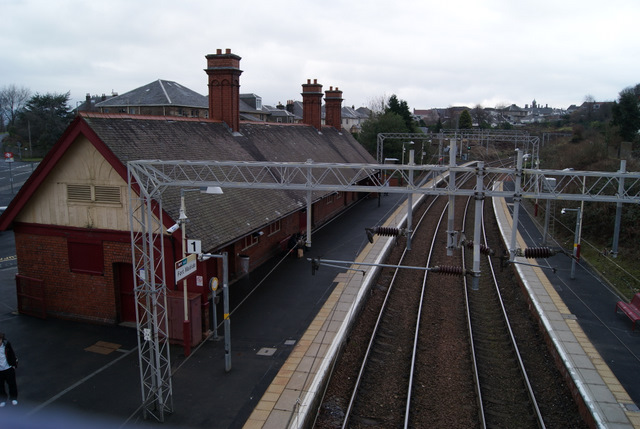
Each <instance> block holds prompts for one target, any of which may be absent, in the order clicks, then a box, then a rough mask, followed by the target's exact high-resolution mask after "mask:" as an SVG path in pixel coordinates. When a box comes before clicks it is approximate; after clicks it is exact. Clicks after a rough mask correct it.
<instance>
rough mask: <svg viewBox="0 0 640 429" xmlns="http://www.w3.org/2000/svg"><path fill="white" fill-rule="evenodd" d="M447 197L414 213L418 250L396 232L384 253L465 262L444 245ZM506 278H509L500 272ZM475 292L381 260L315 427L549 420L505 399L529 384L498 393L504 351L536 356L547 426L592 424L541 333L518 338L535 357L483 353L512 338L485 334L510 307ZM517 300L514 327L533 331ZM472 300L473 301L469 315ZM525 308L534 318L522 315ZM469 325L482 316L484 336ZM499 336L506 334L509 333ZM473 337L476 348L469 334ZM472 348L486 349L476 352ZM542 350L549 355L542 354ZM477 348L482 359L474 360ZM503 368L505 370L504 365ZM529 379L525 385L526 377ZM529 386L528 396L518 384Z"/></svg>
mask: <svg viewBox="0 0 640 429" xmlns="http://www.w3.org/2000/svg"><path fill="white" fill-rule="evenodd" d="M462 180H464V178H463V179H462ZM469 186H472V184H471V185H469ZM458 200H460V201H458ZM446 206H447V201H444V200H443V199H442V198H440V199H438V198H435V197H433V196H430V197H426V198H425V199H424V201H423V203H422V204H421V206H420V207H419V208H418V209H417V210H416V211H415V212H414V218H415V219H420V221H419V222H417V223H416V227H415V231H414V233H413V239H412V250H410V251H406V250H405V247H406V238H405V237H398V238H397V245H396V246H395V248H394V249H393V250H392V252H391V254H390V255H389V257H388V259H387V261H386V263H387V264H389V265H396V266H403V267H407V266H411V267H423V268H426V267H431V268H432V267H434V266H440V267H444V266H462V264H463V256H462V255H461V254H460V252H454V255H452V256H447V255H446V246H445V244H444V243H446V242H447V240H446V237H447V236H446V234H447V233H446V231H445V229H446V228H444V227H441V228H436V224H437V223H441V222H439V221H440V220H441V219H442V217H443V216H444V213H446ZM455 211H456V213H455V219H460V220H461V219H463V212H464V211H465V205H464V201H462V199H461V197H458V198H456V204H455ZM491 220H492V221H493V223H495V220H493V219H491ZM458 222H460V225H456V229H457V230H462V229H464V228H465V225H464V224H463V223H462V221H458ZM445 223H446V222H445ZM490 223H491V222H490ZM418 225H419V226H418ZM488 230H489V231H490V234H489V235H491V233H492V234H493V236H490V237H489V242H492V240H495V243H498V242H499V239H498V238H497V233H496V232H495V225H490V226H489V227H488ZM501 250H502V249H500V251H501ZM444 271H448V270H447V269H445V270H444ZM451 271H453V270H451ZM481 272H482V273H483V275H482V276H481V277H480V280H481V283H480V289H481V290H482V291H483V292H484V289H489V286H487V285H485V281H489V280H490V279H491V276H490V275H489V274H488V273H489V272H490V271H489V269H488V267H486V266H482V267H481ZM501 275H502V276H503V277H504V275H505V273H498V275H497V277H500V276H501ZM508 278H509V277H508ZM508 281H509V284H508V285H507V286H506V287H507V288H508V290H509V293H508V295H513V293H514V289H515V287H517V286H516V284H515V281H514V279H513V276H511V277H510V278H509V280H508ZM499 283H505V281H504V280H499ZM501 287H504V285H501ZM493 288H494V289H495V286H493ZM518 289H519V288H518ZM475 292H478V291H470V296H471V298H469V301H467V297H466V294H465V287H464V283H463V280H462V277H454V276H443V275H441V274H439V273H436V272H434V271H433V270H424V269H422V270H421V269H397V268H396V269H392V268H383V269H382V270H381V272H380V275H379V277H378V279H377V282H376V284H375V285H373V286H372V288H371V291H370V296H369V298H368V301H367V303H366V304H365V305H364V307H363V310H362V312H361V314H360V317H359V321H358V323H356V324H355V326H354V328H353V330H352V332H351V333H350V336H349V339H348V342H347V344H346V345H345V347H344V350H343V352H342V354H341V357H340V359H339V360H338V361H337V362H336V365H335V368H334V371H333V377H332V378H331V381H330V382H329V384H328V386H327V390H326V393H325V397H324V400H323V402H322V405H321V406H320V409H319V410H318V414H317V419H316V422H315V426H314V427H316V428H335V427H345V428H346V427H349V428H360V427H367V428H371V427H384V428H389V427H411V428H422V427H465V428H470V427H479V428H481V427H509V426H512V427H544V423H542V424H540V423H537V421H538V420H536V416H537V415H539V414H540V412H539V411H538V412H536V411H535V410H536V408H537V407H536V406H535V405H525V406H524V408H518V409H515V408H511V409H508V408H505V407H502V406H499V405H501V404H502V403H504V402H518V403H519V404H520V406H521V404H522V403H528V404H531V402H530V401H529V400H528V399H526V398H527V395H528V394H527V393H526V390H527V389H526V388H523V387H517V388H515V389H514V390H508V391H509V392H511V393H508V394H507V395H506V399H505V397H504V396H503V397H500V396H499V395H494V394H493V393H492V392H493V391H495V390H496V389H497V390H500V389H502V387H499V386H497V385H495V384H494V381H495V380H494V379H496V378H498V377H496V376H495V375H491V374H492V373H491V372H490V371H491V370H495V369H496V368H500V366H501V365H503V364H504V363H502V362H500V361H501V360H508V361H509V362H512V363H513V362H517V361H518V360H521V361H529V362H531V363H533V364H535V365H536V366H535V368H534V369H533V370H529V371H528V372H529V373H533V374H534V377H535V378H536V379H538V378H539V381H540V382H541V383H543V384H544V383H546V384H547V385H548V386H551V388H548V387H547V388H544V387H542V386H541V385H540V383H537V385H538V389H539V390H542V391H544V394H543V395H542V396H544V399H543V401H542V402H543V405H541V406H540V409H541V410H543V413H542V415H544V411H546V412H548V416H547V417H546V419H548V421H550V422H553V423H555V424H556V425H550V426H549V427H558V426H557V424H558V423H559V422H562V424H561V425H566V424H567V423H569V425H570V426H571V427H586V426H585V425H584V423H583V422H582V420H581V419H580V417H579V413H578V410H577V407H576V406H575V404H574V403H573V402H572V399H571V395H570V392H569V390H568V388H567V387H566V385H564V383H563V382H562V379H561V377H560V374H559V372H558V371H557V369H555V370H554V362H553V360H552V358H551V356H550V355H549V353H548V351H547V352H546V353H545V349H546V344H545V343H544V339H543V337H542V335H539V334H538V336H537V337H536V338H535V339H534V341H531V340H530V339H529V338H526V339H524V340H521V341H519V343H520V344H524V345H525V349H526V351H527V356H528V357H525V358H524V359H523V358H521V359H518V358H514V357H513V354H512V355H511V357H509V358H508V359H507V358H500V357H497V358H495V357H493V358H492V357H491V356H488V355H486V354H485V353H484V351H491V350H492V349H494V348H500V349H502V348H506V347H505V346H504V345H503V343H498V345H497V346H495V345H493V346H492V344H491V342H490V341H493V340H487V338H491V336H492V335H497V334H491V333H490V331H489V330H488V328H489V327H492V325H494V324H495V323H494V321H495V320H499V318H503V319H506V317H505V316H501V315H500V313H496V314H494V313H493V311H494V310H491V311H488V310H487V309H488V308H489V307H491V308H493V307H500V305H495V304H490V302H491V299H490V298H486V299H487V300H488V301H484V299H485V298H483V297H481V296H474V293H475ZM492 299H495V298H492ZM515 301H516V304H509V305H512V306H515V307H514V308H515V309H512V310H510V311H507V313H509V314H510V316H511V317H513V315H514V314H515V318H516V319H517V325H518V329H517V332H518V333H516V334H515V335H513V336H515V337H518V336H519V335H523V336H534V337H535V334H534V333H533V332H535V331H536V330H537V326H536V323H535V321H534V320H532V319H531V315H530V314H529V311H528V309H527V307H526V300H524V299H520V300H518V299H516V300H515ZM467 302H469V305H467ZM505 305H506V304H505ZM467 308H470V309H471V318H469V316H468V313H467ZM478 309H480V310H478ZM485 313H486V314H485ZM483 315H487V316H489V319H487V321H485V322H480V321H479V320H480V319H479V317H480V316H483ZM523 318H524V319H527V318H528V319H527V320H525V321H524V322H523V321H522V319H523ZM470 320H471V322H470ZM479 323H482V325H484V329H485V331H484V333H481V328H480V326H482V325H479ZM470 325H471V326H476V328H475V330H476V333H474V334H473V335H474V337H475V336H476V335H480V336H481V337H482V338H481V337H475V338H477V339H474V340H472V339H471V338H472V337H471V334H470V330H469V326H470ZM523 326H527V327H528V328H523ZM503 330H504V328H503ZM499 337H500V338H501V341H502V337H503V334H500V335H499ZM475 343H477V347H476V348H475V349H474V348H472V347H471V344H475ZM532 343H535V344H533V345H532ZM516 348H517V346H516ZM512 349H513V348H512ZM475 350H480V351H479V352H477V353H476V352H475ZM512 353H513V352H512ZM539 355H543V356H544V357H543V358H539ZM474 356H475V358H476V359H478V363H476V364H474ZM532 356H533V357H532ZM491 359H494V360H491ZM495 359H497V361H496V360H495ZM474 368H478V370H477V371H475V370H474ZM498 371H500V370H498ZM503 371H504V373H505V374H506V373H507V370H506V369H505V370H503ZM515 373H517V370H516V372H515ZM475 374H477V377H476V375H475ZM494 374H495V373H494ZM514 377H515V376H509V377H507V378H506V381H511V383H510V384H511V385H513V380H515V378H514ZM477 380H480V382H479V383H480V384H478V381H477ZM503 380H505V379H504V378H503ZM551 380H553V381H551ZM507 384H509V383H507ZM522 384H525V385H526V382H523V383H521V385H522ZM534 384H535V383H534ZM478 386H480V387H478ZM541 387H542V388H541ZM510 388H511V387H510ZM534 390H535V386H534ZM523 391H524V392H525V393H524V395H523V396H522V397H520V396H515V393H513V392H517V393H518V394H520V393H522V392H523ZM516 398H518V399H516ZM559 404H562V405H559ZM523 409H524V410H526V411H523ZM503 414H506V415H510V416H513V415H516V416H517V417H516V423H515V424H512V423H504V422H513V420H511V421H510V420H505V419H502V415H503ZM523 416H532V417H531V418H527V419H526V420H527V422H531V423H526V424H524V425H523V422H524V420H525V418H524V417H523ZM501 419H502V420H501ZM529 424H530V425H529Z"/></svg>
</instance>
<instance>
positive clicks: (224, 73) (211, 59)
mask: <svg viewBox="0 0 640 429" xmlns="http://www.w3.org/2000/svg"><path fill="white" fill-rule="evenodd" d="M206 58H207V69H206V70H205V71H206V72H207V75H208V76H209V78H208V79H209V118H211V119H213V120H216V121H223V122H225V123H226V124H227V125H228V126H229V127H230V128H231V129H232V130H233V131H239V130H240V75H241V74H242V70H240V57H239V56H237V55H235V54H232V53H231V50H230V49H227V50H226V51H225V53H224V54H223V53H222V50H221V49H218V50H217V52H216V54H210V55H207V57H206Z"/></svg>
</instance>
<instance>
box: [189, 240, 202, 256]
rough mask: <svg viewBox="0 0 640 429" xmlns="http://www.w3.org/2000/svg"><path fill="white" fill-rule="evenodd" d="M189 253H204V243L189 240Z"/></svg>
mask: <svg viewBox="0 0 640 429" xmlns="http://www.w3.org/2000/svg"><path fill="white" fill-rule="evenodd" d="M187 253H202V241H200V240H187Z"/></svg>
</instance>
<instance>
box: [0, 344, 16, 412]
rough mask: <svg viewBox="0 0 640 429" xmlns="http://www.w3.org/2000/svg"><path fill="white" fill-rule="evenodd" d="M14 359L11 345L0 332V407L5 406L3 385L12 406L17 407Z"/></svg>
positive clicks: (5, 399)
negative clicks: (7, 388)
mask: <svg viewBox="0 0 640 429" xmlns="http://www.w3.org/2000/svg"><path fill="white" fill-rule="evenodd" d="M17 366H18V358H17V357H16V354H15V352H14V351H13V347H11V343H10V342H9V341H8V340H7V339H6V338H5V337H4V333H2V332H0V407H4V406H5V405H7V402H6V401H7V392H6V390H5V388H4V385H5V383H6V384H7V385H8V386H9V399H10V400H11V403H12V404H13V405H18V385H17V383H16V367H17Z"/></svg>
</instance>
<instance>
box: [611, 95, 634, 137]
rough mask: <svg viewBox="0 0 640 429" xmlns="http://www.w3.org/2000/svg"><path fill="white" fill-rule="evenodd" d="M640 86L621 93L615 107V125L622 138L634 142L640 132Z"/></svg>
mask: <svg viewBox="0 0 640 429" xmlns="http://www.w3.org/2000/svg"><path fill="white" fill-rule="evenodd" d="M639 101H640V84H637V85H636V86H635V87H629V88H625V89H623V90H622V91H620V98H619V99H618V101H617V102H616V103H614V105H613V109H612V110H613V124H614V125H617V126H618V127H619V130H620V131H619V133H620V137H622V139H623V140H625V141H629V142H633V141H635V140H636V139H637V138H638V130H640V106H639V104H638V103H639Z"/></svg>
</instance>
